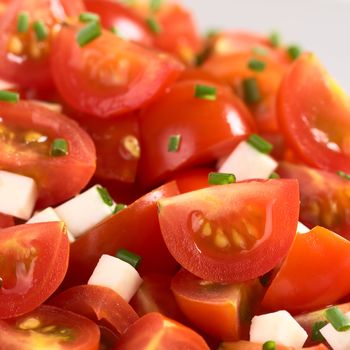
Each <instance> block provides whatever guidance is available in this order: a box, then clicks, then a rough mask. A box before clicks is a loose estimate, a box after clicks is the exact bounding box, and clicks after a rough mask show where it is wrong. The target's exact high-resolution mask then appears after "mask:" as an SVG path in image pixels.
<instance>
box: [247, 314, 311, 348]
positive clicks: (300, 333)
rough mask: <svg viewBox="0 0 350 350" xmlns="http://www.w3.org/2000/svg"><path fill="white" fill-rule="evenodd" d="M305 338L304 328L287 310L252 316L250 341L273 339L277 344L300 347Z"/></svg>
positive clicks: (262, 341) (259, 341)
mask: <svg viewBox="0 0 350 350" xmlns="http://www.w3.org/2000/svg"><path fill="white" fill-rule="evenodd" d="M306 339H307V333H306V332H305V330H304V329H303V328H302V327H301V326H300V325H299V323H298V322H297V321H296V320H295V319H294V318H293V317H292V316H291V315H290V314H289V313H288V312H287V311H277V312H273V313H270V314H265V315H260V316H254V317H253V319H252V323H251V326H250V341H251V342H255V343H265V342H266V341H269V340H273V341H275V342H276V343H277V344H279V345H284V346H290V347H293V348H295V349H301V348H302V347H303V345H304V343H305V341H306Z"/></svg>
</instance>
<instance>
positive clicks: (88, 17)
mask: <svg viewBox="0 0 350 350" xmlns="http://www.w3.org/2000/svg"><path fill="white" fill-rule="evenodd" d="M99 20H100V16H99V15H97V14H96V13H93V12H82V13H81V14H80V15H79V21H80V22H83V23H87V22H92V21H95V22H96V21H99Z"/></svg>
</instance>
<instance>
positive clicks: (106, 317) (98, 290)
mask: <svg viewBox="0 0 350 350" xmlns="http://www.w3.org/2000/svg"><path fill="white" fill-rule="evenodd" d="M49 303H50V304H51V305H55V306H57V307H60V308H62V309H65V310H69V311H72V312H74V313H76V314H79V315H82V316H85V317H87V318H89V319H91V320H92V321H94V322H96V323H102V324H103V325H107V327H108V328H110V330H111V331H112V332H113V333H114V334H116V335H121V334H123V333H124V332H125V331H126V330H127V329H128V328H129V326H131V325H132V324H133V323H134V322H136V321H137V320H138V318H139V317H138V315H137V314H136V312H135V311H134V309H133V308H132V307H131V306H130V305H129V304H128V303H127V302H126V301H125V300H124V299H123V298H122V297H121V296H120V295H119V294H117V293H116V292H114V291H113V290H112V289H109V288H106V287H101V286H94V285H87V284H85V285H80V286H76V287H72V288H69V289H66V290H65V291H64V292H62V293H60V294H58V295H57V296H55V297H54V298H52V299H51V300H49Z"/></svg>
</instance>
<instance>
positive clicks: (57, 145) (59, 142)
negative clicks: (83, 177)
mask: <svg viewBox="0 0 350 350" xmlns="http://www.w3.org/2000/svg"><path fill="white" fill-rule="evenodd" d="M50 154H51V156H53V157H61V156H66V155H67V154H68V142H67V140H65V139H55V140H53V142H52V144H51V151H50Z"/></svg>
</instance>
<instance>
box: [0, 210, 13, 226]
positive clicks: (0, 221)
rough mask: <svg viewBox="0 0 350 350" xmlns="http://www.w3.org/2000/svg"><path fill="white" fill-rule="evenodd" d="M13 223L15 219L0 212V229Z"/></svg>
mask: <svg viewBox="0 0 350 350" xmlns="http://www.w3.org/2000/svg"><path fill="white" fill-rule="evenodd" d="M14 225H15V221H14V219H13V217H12V216H9V215H5V214H1V213H0V229H1V228H6V227H11V226H14Z"/></svg>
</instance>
